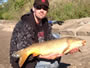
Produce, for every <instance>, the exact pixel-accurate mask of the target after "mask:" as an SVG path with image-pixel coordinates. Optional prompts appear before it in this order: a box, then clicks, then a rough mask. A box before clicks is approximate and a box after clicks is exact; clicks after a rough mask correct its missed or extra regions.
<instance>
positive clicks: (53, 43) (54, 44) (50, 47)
mask: <svg viewBox="0 0 90 68" xmlns="http://www.w3.org/2000/svg"><path fill="white" fill-rule="evenodd" d="M85 44H86V40H84V39H81V38H77V37H63V38H60V39H55V40H50V41H46V42H42V43H35V44H32V45H30V46H29V47H27V48H24V49H21V50H19V51H17V52H15V53H13V54H12V56H13V57H19V66H20V67H22V66H23V64H24V62H25V61H26V59H27V58H28V56H30V55H31V54H32V55H33V57H35V56H38V55H47V54H51V53H52V54H53V53H54V54H55V53H58V54H63V55H65V54H67V53H69V52H70V51H71V50H72V49H75V48H79V47H81V46H84V45H85Z"/></svg>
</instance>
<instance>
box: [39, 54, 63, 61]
mask: <svg viewBox="0 0 90 68" xmlns="http://www.w3.org/2000/svg"><path fill="white" fill-rule="evenodd" d="M60 56H62V55H61V54H48V55H40V56H39V58H43V59H48V60H50V59H51V60H52V59H55V58H58V57H60Z"/></svg>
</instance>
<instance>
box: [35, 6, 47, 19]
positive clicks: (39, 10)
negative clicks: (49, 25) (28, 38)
mask: <svg viewBox="0 0 90 68" xmlns="http://www.w3.org/2000/svg"><path fill="white" fill-rule="evenodd" d="M47 12H48V7H46V6H36V7H34V14H35V16H36V17H38V18H39V19H43V18H44V17H46V15H47Z"/></svg>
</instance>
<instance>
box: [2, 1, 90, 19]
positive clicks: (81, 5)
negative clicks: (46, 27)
mask: <svg viewBox="0 0 90 68" xmlns="http://www.w3.org/2000/svg"><path fill="white" fill-rule="evenodd" d="M49 1H50V9H49V12H48V18H49V19H51V20H67V19H75V18H82V17H90V0H49ZM0 3H2V4H0V19H7V20H12V19H16V20H18V19H19V18H20V16H22V15H23V14H25V13H28V12H29V11H30V8H31V7H32V6H33V0H8V1H7V2H5V3H3V0H0Z"/></svg>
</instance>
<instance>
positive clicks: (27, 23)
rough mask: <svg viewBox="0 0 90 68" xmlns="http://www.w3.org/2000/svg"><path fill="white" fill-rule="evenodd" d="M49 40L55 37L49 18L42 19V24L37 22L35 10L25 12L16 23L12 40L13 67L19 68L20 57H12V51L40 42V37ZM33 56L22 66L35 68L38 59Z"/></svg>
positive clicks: (11, 59)
mask: <svg viewBox="0 0 90 68" xmlns="http://www.w3.org/2000/svg"><path fill="white" fill-rule="evenodd" d="M41 37H42V40H44V41H48V40H51V39H53V37H52V35H51V25H50V24H48V20H47V18H44V19H42V21H41V22H40V24H38V25H37V24H36V22H35V19H34V15H33V12H31V13H28V14H25V15H23V16H22V17H21V20H20V21H19V22H18V23H17V24H16V26H15V28H14V30H13V33H12V37H11V42H10V63H11V65H12V67H13V68H19V66H18V59H17V58H14V57H12V56H11V55H12V53H13V52H15V51H18V50H20V49H23V48H26V47H28V46H31V44H33V43H38V42H40V39H41ZM30 59H31V60H32V57H31V56H30V57H29V59H27V60H26V62H25V63H24V65H23V67H22V68H34V67H35V64H36V62H37V60H36V59H35V58H34V59H33V60H32V61H30Z"/></svg>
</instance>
